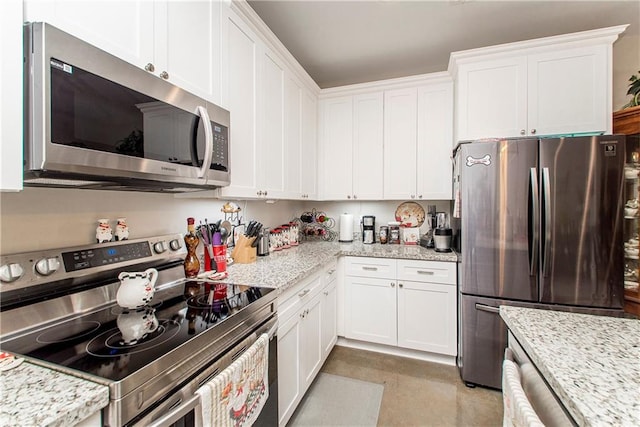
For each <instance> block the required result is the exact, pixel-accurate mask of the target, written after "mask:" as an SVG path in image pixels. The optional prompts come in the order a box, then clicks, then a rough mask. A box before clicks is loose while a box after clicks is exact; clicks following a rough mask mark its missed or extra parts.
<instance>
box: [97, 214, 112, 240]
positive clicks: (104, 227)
mask: <svg viewBox="0 0 640 427" xmlns="http://www.w3.org/2000/svg"><path fill="white" fill-rule="evenodd" d="M112 237H113V231H112V230H111V226H110V225H109V220H108V219H106V218H101V219H99V220H98V228H96V242H98V243H106V242H110V241H111V238H112Z"/></svg>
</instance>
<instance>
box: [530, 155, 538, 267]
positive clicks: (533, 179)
mask: <svg viewBox="0 0 640 427" xmlns="http://www.w3.org/2000/svg"><path fill="white" fill-rule="evenodd" d="M529 186H530V190H531V191H530V194H531V212H530V216H529V227H530V233H531V234H530V235H531V238H532V242H531V246H530V250H531V252H530V253H529V276H535V275H536V272H537V270H538V245H539V243H540V234H539V232H540V210H539V209H540V206H539V205H538V201H539V200H540V199H539V194H538V171H537V170H536V168H531V169H530V170H529Z"/></svg>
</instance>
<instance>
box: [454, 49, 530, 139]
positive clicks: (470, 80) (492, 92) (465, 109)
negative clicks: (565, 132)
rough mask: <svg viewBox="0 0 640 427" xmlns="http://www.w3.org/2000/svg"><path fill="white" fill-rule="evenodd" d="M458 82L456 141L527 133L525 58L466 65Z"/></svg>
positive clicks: (459, 74)
mask: <svg viewBox="0 0 640 427" xmlns="http://www.w3.org/2000/svg"><path fill="white" fill-rule="evenodd" d="M456 83H457V85H458V87H457V89H456V90H457V97H458V98H457V102H456V115H457V126H456V128H457V132H456V140H458V141H460V140H470V139H478V138H491V137H509V136H521V135H525V134H526V129H527V59H526V57H525V56H519V57H514V58H509V59H499V60H489V61H481V62H475V63H473V64H463V65H461V66H460V68H459V69H458V76H457V82H456Z"/></svg>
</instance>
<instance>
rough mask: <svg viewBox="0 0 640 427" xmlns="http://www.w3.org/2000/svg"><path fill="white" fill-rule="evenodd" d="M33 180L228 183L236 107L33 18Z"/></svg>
mask: <svg viewBox="0 0 640 427" xmlns="http://www.w3.org/2000/svg"><path fill="white" fill-rule="evenodd" d="M24 43H25V45H24V56H25V58H24V59H25V61H24V63H25V76H24V77H25V80H24V90H25V96H24V100H25V105H24V108H25V136H24V137H25V144H24V146H25V156H24V164H25V174H24V184H25V185H26V186H54V187H74V188H95V189H109V190H115V189H118V190H120V189H122V190H140V191H160V192H165V191H166V192H188V191H197V190H202V189H210V188H216V187H220V186H225V185H229V180H230V170H229V124H230V115H229V112H228V111H227V110H225V109H223V108H220V107H218V106H216V105H214V104H212V103H211V102H209V101H206V100H204V99H201V98H199V97H197V96H195V95H193V94H191V93H189V92H187V91H185V90H183V89H180V88H178V87H176V86H174V85H172V84H171V83H169V82H167V81H165V80H162V79H160V78H159V77H157V76H154V75H153V74H151V73H148V72H146V71H144V70H142V69H140V68H138V67H136V66H134V65H132V64H129V63H128V62H125V61H123V60H121V59H119V58H117V57H115V56H113V55H111V54H109V53H107V52H104V51H102V50H100V49H98V48H96V47H94V46H92V45H90V44H88V43H86V42H84V41H82V40H80V39H78V38H76V37H74V36H71V35H69V34H67V33H65V32H63V31H60V30H59V29H57V28H55V27H53V26H51V25H49V24H46V23H30V24H26V25H25V37H24Z"/></svg>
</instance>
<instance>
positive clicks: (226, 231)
mask: <svg viewBox="0 0 640 427" xmlns="http://www.w3.org/2000/svg"><path fill="white" fill-rule="evenodd" d="M230 235H231V223H230V222H229V221H226V220H225V221H222V223H221V224H220V236H221V237H222V242H223V243H225V242H226V241H227V237H229V236H230Z"/></svg>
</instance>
